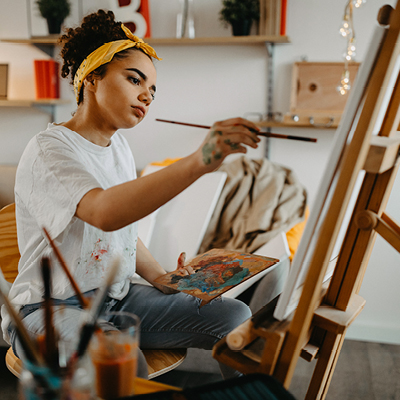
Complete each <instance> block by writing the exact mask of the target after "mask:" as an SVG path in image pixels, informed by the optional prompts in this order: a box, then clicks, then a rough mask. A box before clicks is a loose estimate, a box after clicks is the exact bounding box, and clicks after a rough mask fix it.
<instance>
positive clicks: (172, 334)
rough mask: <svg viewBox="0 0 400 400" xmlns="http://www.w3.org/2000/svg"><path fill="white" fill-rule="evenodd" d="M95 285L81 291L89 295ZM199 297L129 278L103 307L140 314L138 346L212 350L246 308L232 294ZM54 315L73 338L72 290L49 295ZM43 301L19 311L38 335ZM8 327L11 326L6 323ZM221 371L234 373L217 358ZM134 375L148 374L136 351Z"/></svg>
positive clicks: (75, 309)
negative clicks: (121, 293)
mask: <svg viewBox="0 0 400 400" xmlns="http://www.w3.org/2000/svg"><path fill="white" fill-rule="evenodd" d="M94 293H95V291H91V292H88V293H85V295H86V296H88V297H90V296H93V295H94ZM200 302H201V300H200V299H198V298H196V297H193V296H190V295H187V294H185V293H177V294H170V295H166V294H163V293H161V292H160V291H159V290H157V289H156V288H154V287H152V286H147V285H140V284H131V286H130V289H129V292H128V294H127V295H126V296H125V297H124V298H123V299H122V300H115V299H111V298H107V300H106V311H127V312H131V313H133V314H136V315H137V316H138V317H139V318H140V320H141V335H140V347H141V349H173V348H189V347H196V348H201V349H207V350H211V349H212V347H213V346H214V344H215V343H217V342H218V341H219V340H220V339H222V338H223V337H224V336H226V335H227V334H228V333H229V332H230V331H231V330H232V329H234V328H235V327H236V326H238V325H240V324H241V323H242V322H244V321H245V320H246V319H248V318H250V317H251V311H250V309H249V308H248V307H247V305H246V304H244V303H243V302H241V301H239V300H236V299H229V298H221V297H219V298H217V299H214V300H213V301H211V302H210V303H208V304H206V305H205V306H203V307H201V308H200V307H199V305H200ZM53 304H54V307H53V310H54V312H53V318H54V321H55V325H56V328H57V330H58V332H59V334H60V336H61V338H62V339H63V340H66V341H74V340H75V341H76V338H77V337H79V332H80V326H81V324H80V322H79V321H80V317H81V316H82V308H81V306H80V304H79V301H78V299H77V298H76V296H73V297H71V298H69V299H67V300H54V302H53ZM42 307H43V305H42V303H36V304H30V305H26V306H24V307H23V308H22V309H21V311H20V314H21V317H22V318H23V322H24V325H25V326H26V327H27V329H28V332H29V333H30V334H31V335H33V336H37V335H40V334H42V333H43V332H44V323H43V316H42ZM10 329H11V328H10ZM10 337H11V341H12V345H13V349H14V352H15V353H16V354H17V355H18V356H20V355H21V356H22V353H21V348H20V344H19V342H18V340H17V337H16V334H15V331H12V330H11V331H10ZM220 369H221V373H222V375H223V377H224V378H225V379H226V378H230V377H234V376H235V375H236V374H237V373H236V371H233V370H232V369H231V368H229V367H227V366H225V365H223V364H220ZM138 375H139V376H140V377H145V378H146V377H147V364H146V361H145V359H144V356H143V355H142V354H140V356H139V366H138Z"/></svg>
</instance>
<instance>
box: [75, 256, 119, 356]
mask: <svg viewBox="0 0 400 400" xmlns="http://www.w3.org/2000/svg"><path fill="white" fill-rule="evenodd" d="M119 264H120V259H119V258H116V259H115V260H114V261H113V263H112V265H111V268H110V270H109V272H108V275H107V278H106V281H105V283H104V285H103V286H102V287H101V288H99V289H98V291H97V293H96V296H95V297H94V299H93V301H92V304H91V306H90V309H89V311H88V315H87V321H88V322H86V323H85V324H84V325H83V326H82V329H81V333H80V339H79V343H78V348H77V350H76V353H75V354H74V355H72V357H71V361H72V362H73V361H74V360H76V359H78V358H80V357H82V356H83V354H84V353H85V351H86V349H87V347H88V345H89V342H90V339H91V338H92V336H93V333H94V331H95V330H96V325H97V320H98V319H99V317H100V314H101V313H102V311H103V309H104V302H105V300H106V297H107V294H108V292H109V290H110V287H111V285H112V284H113V282H114V279H115V276H116V275H117V272H118V269H119Z"/></svg>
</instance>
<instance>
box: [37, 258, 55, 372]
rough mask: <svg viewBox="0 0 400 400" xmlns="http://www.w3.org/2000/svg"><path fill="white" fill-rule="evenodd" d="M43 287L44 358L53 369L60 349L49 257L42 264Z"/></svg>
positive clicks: (43, 259)
mask: <svg viewBox="0 0 400 400" xmlns="http://www.w3.org/2000/svg"><path fill="white" fill-rule="evenodd" d="M41 269H42V277H43V286H44V301H43V305H44V325H45V332H46V333H45V338H44V343H45V352H44V358H45V360H46V362H47V365H48V366H50V367H52V368H55V369H56V368H58V367H59V362H58V349H57V341H56V331H55V328H54V324H53V310H52V308H51V306H52V300H51V268H50V260H49V258H48V257H43V258H42V262H41Z"/></svg>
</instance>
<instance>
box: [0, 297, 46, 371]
mask: <svg viewBox="0 0 400 400" xmlns="http://www.w3.org/2000/svg"><path fill="white" fill-rule="evenodd" d="M0 298H1V300H2V301H3V303H4V305H5V306H6V308H7V311H8V313H9V314H10V318H11V320H12V322H13V323H14V325H15V329H16V331H17V335H18V338H19V341H20V343H21V346H22V349H23V350H24V353H25V356H26V358H27V360H28V361H29V362H31V363H32V364H34V365H38V366H44V361H43V358H42V356H41V355H40V353H39V352H38V351H37V349H36V346H35V345H34V343H33V341H32V339H31V338H30V337H29V335H28V332H27V330H26V328H25V326H24V324H23V323H22V321H21V319H20V317H19V315H18V314H17V313H16V311H15V310H14V307H13V306H12V305H11V303H10V301H9V300H8V297H7V296H6V295H5V294H4V293H3V291H2V290H0Z"/></svg>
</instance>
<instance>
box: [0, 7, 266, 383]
mask: <svg viewBox="0 0 400 400" xmlns="http://www.w3.org/2000/svg"><path fill="white" fill-rule="evenodd" d="M60 40H61V42H62V44H63V48H62V51H61V56H62V58H63V60H64V64H63V67H62V76H63V77H68V76H69V77H70V78H71V82H72V83H73V86H74V91H75V95H76V99H77V104H78V106H77V110H76V112H75V114H74V115H73V117H72V118H71V119H70V120H69V121H67V122H65V123H62V124H59V125H57V124H49V126H48V128H47V130H45V131H44V132H41V133H39V134H38V135H36V136H35V137H34V138H33V139H32V140H31V141H30V143H29V144H28V146H27V148H26V150H25V152H24V154H23V155H22V157H21V160H20V163H19V166H18V171H17V177H16V186H15V196H16V200H15V202H16V216H17V228H18V241H19V247H20V252H21V260H20V264H19V274H18V277H17V278H16V280H15V282H14V284H13V286H12V288H11V291H10V300H11V301H12V303H13V304H14V305H15V306H16V307H17V308H18V309H20V315H21V317H22V318H23V320H24V323H25V325H26V326H27V327H28V329H29V331H30V333H31V334H32V335H39V334H40V333H42V332H43V330H44V327H43V321H42V317H41V307H42V292H43V285H42V279H41V275H40V261H41V260H42V258H43V257H44V256H48V257H51V258H53V259H54V261H55V258H54V256H53V252H52V249H51V247H50V246H49V243H48V241H47V240H46V238H45V236H44V235H43V232H42V229H41V228H42V227H46V229H47V231H48V232H49V234H50V236H51V237H52V238H54V241H55V243H56V245H57V246H58V248H59V249H60V252H61V253H62V254H63V255H64V258H65V261H66V263H67V265H68V266H69V268H70V270H71V272H72V274H73V275H74V277H75V279H76V280H77V282H78V284H79V287H80V289H81V291H82V292H83V293H84V294H85V296H86V297H88V298H90V297H91V296H93V295H94V294H95V292H96V290H97V289H98V288H99V287H100V286H101V285H102V284H103V283H104V280H105V277H106V276H107V268H108V266H110V265H111V262H112V259H113V257H114V256H115V255H119V256H120V258H121V263H120V268H119V272H118V275H117V278H116V279H115V281H114V284H113V285H112V287H111V289H110V292H109V297H108V298H107V302H106V307H107V310H111V311H118V310H124V311H129V312H132V313H134V314H136V315H138V316H139V318H140V319H141V329H142V333H141V348H186V347H199V348H204V349H211V348H212V346H213V345H214V343H216V342H217V341H218V340H219V339H221V338H222V337H223V336H225V335H226V334H227V333H228V332H229V331H230V330H232V329H233V328H234V327H236V326H237V325H238V324H240V323H242V322H243V321H244V320H246V319H247V318H249V317H250V311H249V309H248V307H247V306H246V305H244V304H243V303H241V302H240V301H237V300H232V299H218V300H215V301H213V302H211V303H210V304H208V305H206V306H204V307H202V308H201V309H200V308H199V300H198V299H196V298H194V297H192V296H189V295H186V294H183V293H171V292H168V290H167V289H165V288H164V287H160V286H158V285H157V284H156V283H154V280H155V279H156V278H157V277H159V276H161V275H163V274H165V273H166V272H165V270H164V269H163V268H162V266H161V265H159V264H158V263H157V262H156V261H155V259H154V258H153V257H152V256H151V254H150V253H149V251H148V250H147V249H146V248H145V246H144V245H143V243H142V242H141V240H140V239H139V238H138V237H137V224H136V221H138V220H139V219H141V218H143V217H144V216H146V215H148V214H150V213H151V212H153V211H154V210H156V209H157V208H158V207H160V206H161V205H163V204H164V203H166V202H167V201H168V200H170V199H171V198H173V197H174V196H176V195H177V194H178V193H180V192H181V191H182V190H184V189H185V188H186V187H187V186H189V185H190V184H191V183H193V182H194V181H195V180H196V179H198V178H199V177H200V176H202V175H203V174H205V173H208V172H211V171H213V170H215V168H217V167H218V166H219V165H220V164H221V163H222V161H223V160H224V158H225V157H226V156H227V155H229V154H232V153H245V152H246V148H245V147H244V145H247V146H250V147H253V148H256V147H257V143H258V142H259V138H258V137H257V135H256V133H257V131H258V128H257V127H256V126H255V125H254V124H253V123H251V122H249V121H247V120H244V119H241V118H234V119H229V120H225V121H221V122H217V123H215V124H214V125H213V127H212V128H211V130H210V131H209V132H208V134H207V136H206V138H205V140H204V142H203V143H202V145H201V146H200V148H199V149H198V150H197V151H195V152H194V153H193V154H190V155H189V156H187V157H185V158H183V159H181V160H180V161H178V162H176V163H175V164H173V165H171V166H169V167H167V168H164V169H162V170H161V171H159V172H156V173H154V174H151V175H148V176H145V177H142V178H140V179H136V171H135V164H134V160H133V156H132V154H131V151H130V149H129V146H128V144H127V142H126V140H125V139H124V137H123V136H122V135H121V134H120V133H118V132H117V131H118V130H119V129H127V128H132V127H134V126H136V125H137V124H138V123H139V122H140V121H142V120H143V118H144V117H145V116H146V114H147V112H148V109H149V107H150V104H151V103H152V101H153V100H154V97H155V94H156V70H155V67H154V64H153V60H152V59H153V58H156V59H158V57H157V54H156V53H155V51H154V50H153V49H152V48H151V47H150V46H149V45H147V44H146V43H144V42H143V41H141V40H140V39H138V38H137V37H135V36H134V35H132V33H131V32H130V31H129V30H128V29H127V28H126V27H124V26H123V25H122V24H121V23H120V22H116V21H115V20H114V15H113V13H112V12H105V11H103V10H100V11H98V12H97V13H94V14H91V15H89V16H87V17H85V18H84V20H83V22H82V25H81V26H80V27H78V28H76V29H69V30H68V31H67V33H66V34H65V35H64V36H62V37H61V39H60ZM53 265H54V268H53V288H52V297H53V298H54V304H55V305H56V307H55V308H54V310H55V311H54V318H55V321H56V327H57V330H58V331H59V332H60V335H61V336H62V338H63V339H64V340H71V339H73V338H76V337H77V335H78V334H79V327H78V321H79V316H80V314H81V312H82V310H81V307H80V304H79V301H78V299H77V298H76V296H75V295H74V291H73V288H72V287H71V285H70V282H69V281H68V279H67V277H66V275H65V273H64V272H63V271H62V269H61V268H60V267H59V266H57V263H56V262H54V263H53ZM178 268H179V269H182V268H185V267H184V262H182V260H181V261H180V262H178ZM135 272H137V273H138V274H139V275H140V276H141V277H143V278H144V279H145V280H146V281H148V282H149V283H150V284H151V285H152V286H147V285H146V286H145V285H137V284H136V285H135V284H132V283H131V282H130V278H131V277H132V276H133V274H134V273H135ZM186 273H190V271H186ZM3 317H4V318H3V325H2V326H3V331H4V332H6V334H5V337H6V339H7V340H8V341H10V342H11V343H12V345H13V348H14V351H15V353H16V354H17V355H21V350H20V348H19V343H18V340H16V339H17V338H16V334H15V331H14V330H13V328H12V327H9V322H10V320H9V318H8V316H7V314H6V313H5V312H3ZM4 328H5V329H4ZM7 328H8V329H7ZM8 335H9V336H8ZM226 371H228V369H227V368H225V374H224V375H225V376H228V375H229V373H228V372H226ZM146 375H147V368H146V364H145V361H144V360H143V356H141V361H140V363H139V376H143V377H145V376H146Z"/></svg>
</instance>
